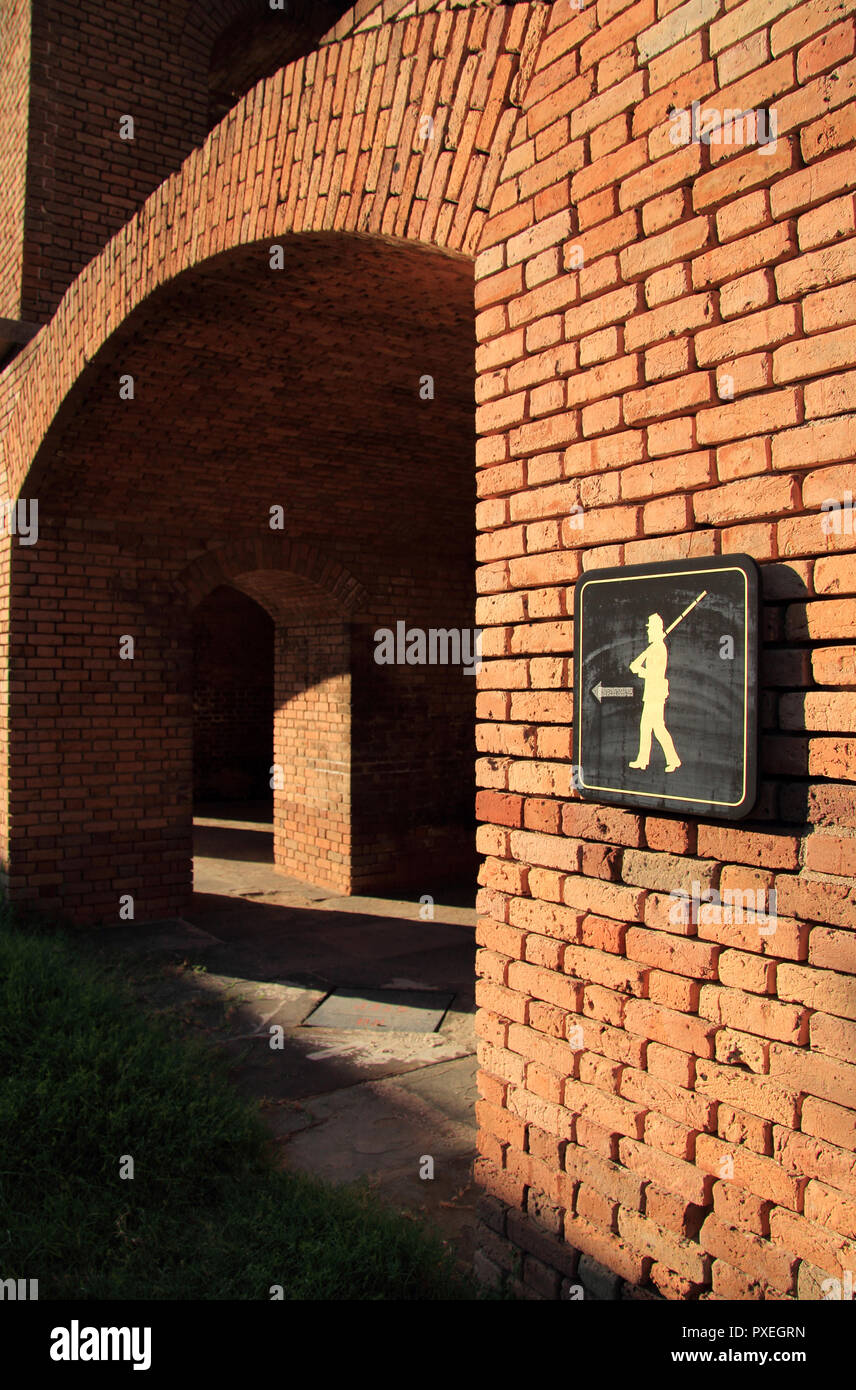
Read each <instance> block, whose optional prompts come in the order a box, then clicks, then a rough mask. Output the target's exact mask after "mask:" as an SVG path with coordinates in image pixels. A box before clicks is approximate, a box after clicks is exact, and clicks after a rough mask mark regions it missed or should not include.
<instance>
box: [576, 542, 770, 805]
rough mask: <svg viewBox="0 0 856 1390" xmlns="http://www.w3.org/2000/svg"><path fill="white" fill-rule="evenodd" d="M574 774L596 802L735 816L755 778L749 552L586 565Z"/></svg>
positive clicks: (754, 588) (753, 594)
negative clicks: (618, 565) (600, 566)
mask: <svg viewBox="0 0 856 1390" xmlns="http://www.w3.org/2000/svg"><path fill="white" fill-rule="evenodd" d="M574 667H575V691H574V749H575V751H574V761H575V763H576V773H575V784H576V786H577V788H578V789H579V791H580V792H581V794H582V796H583V797H585V798H587V799H588V800H590V801H604V802H611V803H614V804H616V805H621V806H635V807H638V808H639V809H640V810H647V811H670V812H673V813H675V814H687V813H688V814H690V815H696V816H715V817H721V818H723V819H726V820H739V819H740V817H742V816H745V815H747V814H748V813H749V811H751V809H752V807H753V805H754V804H755V799H756V796H757V777H758V723H757V683H758V569H757V566H756V564H755V561H754V560H752V559H751V558H750V557H749V556H748V555H720V556H715V557H714V556H711V557H710V558H706V559H703V560H674V561H666V562H662V563H658V564H650V565H628V566H626V567H621V568H618V569H602V570H589V571H588V572H587V573H586V574H585V575H584V576H583V578H582V579H580V580H579V582H578V583H577V586H576V592H575V597H574Z"/></svg>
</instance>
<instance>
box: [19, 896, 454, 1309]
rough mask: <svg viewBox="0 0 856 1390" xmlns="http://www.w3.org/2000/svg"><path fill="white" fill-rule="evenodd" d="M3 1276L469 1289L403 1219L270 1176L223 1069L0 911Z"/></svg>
mask: <svg viewBox="0 0 856 1390" xmlns="http://www.w3.org/2000/svg"><path fill="white" fill-rule="evenodd" d="M123 1155H130V1156H131V1157H132V1158H133V1160H134V1178H133V1180H128V1179H125V1180H123V1179H122V1178H120V1176H119V1170H120V1160H121V1158H122V1156H123ZM0 1277H2V1278H17V1279H38V1281H39V1297H40V1299H65V1298H73V1299H80V1298H83V1299H138V1298H153V1299H269V1298H270V1297H271V1294H270V1288H271V1286H272V1285H282V1287H283V1290H284V1297H285V1298H286V1299H325V1300H327V1299H329V1300H337V1301H338V1300H348V1299H371V1300H384V1299H411V1300H425V1299H462V1298H473V1297H476V1294H475V1291H474V1289H473V1288H472V1287H471V1286H470V1285H469V1284H468V1283H467V1282H466V1281H464V1280H463V1279H462V1278H461V1276H460V1275H459V1274H458V1273H457V1272H456V1270H455V1266H454V1262H453V1259H452V1257H451V1255H450V1253H449V1252H448V1250H446V1248H445V1247H444V1246H443V1244H442V1241H441V1240H440V1239H439V1238H438V1237H437V1238H435V1237H434V1236H433V1234H431V1233H429V1232H428V1231H427V1230H425V1229H424V1228H423V1227H422V1226H421V1225H420V1224H419V1223H418V1222H416V1221H415V1220H414V1219H412V1218H410V1217H408V1216H403V1215H399V1214H397V1213H395V1212H391V1211H389V1210H388V1209H386V1208H384V1207H382V1206H381V1205H380V1203H379V1202H378V1201H377V1199H376V1198H375V1197H374V1196H373V1194H371V1193H369V1192H368V1191H366V1190H365V1189H361V1188H340V1187H332V1186H328V1185H326V1184H323V1183H321V1182H318V1181H315V1180H313V1179H311V1178H308V1177H305V1176H303V1175H300V1174H294V1173H285V1172H282V1171H280V1170H278V1169H277V1168H275V1167H274V1165H273V1162H272V1159H271V1155H270V1150H269V1139H268V1134H267V1130H266V1129H265V1127H264V1125H263V1122H262V1120H261V1119H260V1117H259V1115H258V1113H257V1112H256V1110H255V1109H254V1107H252V1106H251V1105H250V1104H249V1103H248V1102H246V1101H244V1100H243V1099H242V1098H241V1097H240V1096H239V1095H238V1094H237V1093H236V1092H235V1090H234V1089H233V1088H232V1086H231V1085H230V1083H229V1080H228V1077H227V1074H226V1067H225V1063H223V1062H221V1061H220V1060H218V1058H217V1057H216V1056H215V1055H213V1053H212V1051H211V1050H210V1049H209V1048H207V1047H206V1046H205V1045H204V1044H203V1043H201V1042H200V1043H197V1042H194V1041H188V1040H186V1039H184V1038H180V1037H179V1036H178V1035H177V1032H176V1030H175V1027H174V1026H171V1025H170V1024H169V1023H167V1022H165V1021H163V1020H161V1019H152V1018H149V1017H147V1016H146V1015H145V1014H144V1013H143V1012H142V1011H141V1009H140V1007H139V1005H138V1004H137V1003H136V1002H135V1000H134V998H133V996H132V994H131V992H130V990H129V989H128V988H127V987H126V986H125V985H124V984H123V982H122V981H121V980H120V979H119V978H118V976H117V975H116V974H115V970H114V969H110V968H107V967H106V966H103V965H100V966H99V965H95V964H94V963H92V962H91V961H89V960H87V959H84V958H83V957H82V956H81V955H80V953H79V950H78V948H76V947H75V945H74V943H73V940H71V939H69V938H68V937H67V936H65V935H63V934H61V933H57V932H45V931H44V930H42V931H40V932H38V933H35V934H34V933H31V932H25V931H23V930H21V929H19V928H17V927H15V926H14V925H13V924H12V923H10V922H9V921H8V919H7V918H6V917H3V919H2V920H0Z"/></svg>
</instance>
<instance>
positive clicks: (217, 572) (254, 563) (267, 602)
mask: <svg viewBox="0 0 856 1390" xmlns="http://www.w3.org/2000/svg"><path fill="white" fill-rule="evenodd" d="M257 573H261V574H270V575H271V576H273V579H274V583H273V584H267V585H263V584H261V583H260V582H259V580H258V579H256V578H254V576H256V574H257ZM277 579H282V580H286V581H289V582H288V583H285V584H284V585H283V586H282V587H281V588H278V586H277V584H276V582H275V581H276V580H277ZM220 584H231V585H233V586H234V587H235V588H237V589H243V590H244V592H246V593H248V594H249V595H250V597H251V598H254V599H255V600H256V602H257V603H261V604H262V607H264V608H267V610H268V612H269V613H270V614H271V617H274V618H280V619H282V618H285V617H286V610H287V608H288V606H289V604H290V605H291V606H292V607H293V608H295V609H296V613H295V616H296V617H298V616H299V617H304V616H306V614H307V613H309V615H310V616H311V615H312V614H313V613H315V612H317V613H319V614H320V613H325V614H326V615H327V616H340V617H346V616H349V615H354V616H355V615H357V614H358V613H359V610H360V609H361V608H363V607H365V605H366V604H367V603H368V601H369V597H368V594H367V592H366V590H365V588H364V587H363V585H362V584H361V583H360V581H359V580H358V579H356V578H355V577H354V575H352V574H350V573H349V572H348V570H346V569H345V567H344V566H343V565H341V564H339V562H338V561H337V560H335V559H332V558H331V557H330V556H324V555H323V554H322V553H321V551H320V550H319V549H318V548H317V547H316V546H312V545H308V544H307V543H306V542H305V541H291V540H289V539H288V538H287V537H283V538H282V539H278V538H274V537H273V536H270V537H266V536H263V537H261V538H256V539H254V540H241V541H235V542H233V543H232V544H231V545H225V546H221V547H219V548H218V549H217V550H214V551H211V552H210V553H209V554H206V555H200V556H198V557H197V559H195V560H192V561H191V562H190V564H189V565H187V566H186V568H185V569H184V570H183V571H182V573H181V575H180V576H179V577H178V580H177V582H176V588H177V591H178V592H179V594H181V595H182V596H183V598H184V600H185V601H186V603H187V604H188V605H189V606H190V607H195V606H196V604H197V603H199V602H201V600H202V599H203V598H205V597H206V595H207V594H209V593H210V592H211V590H212V589H216V588H217V586H218V585H220ZM253 590H255V592H253Z"/></svg>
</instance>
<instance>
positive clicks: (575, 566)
mask: <svg viewBox="0 0 856 1390" xmlns="http://www.w3.org/2000/svg"><path fill="white" fill-rule="evenodd" d="M854 8H856V6H854V5H853V4H851V3H846V4H843V5H838V6H832V5H827V4H825V3H823V0H811V3H807V4H798V5H786V4H774V5H759V4H758V3H757V0H746V3H744V4H742V5H733V4H731V5H729V4H727V3H720V0H691V2H690V3H688V4H684V5H683V6H676V5H675V4H673V3H668V2H667V3H663V0H661V3H660V5H659V8H658V9H657V8H655V4H654V0H639V3H636V4H630V5H628V4H622V3H621V0H617V3H616V0H600V3H598V4H597V5H596V6H595V5H594V4H591V5H586V6H585V7H584V8H582V9H580V10H579V11H578V12H577V13H576V14H575V13H573V12H572V9H571V7H570V6H568V5H561V4H555V5H553V6H550V7H549V8H548V11H547V13H546V14H545V19H546V26H545V31H544V37H543V42H542V43H541V45H540V47H539V49H538V52H537V56H535V58H534V62H533V67H532V76H531V80H530V82H529V85H528V88H527V90H526V96H525V99H524V108H525V112H526V116H525V121H521V123H520V125H519V126H518V127H517V128H516V131H515V134H514V137H513V140H512V145H513V150H512V152H511V153H510V155H509V157H508V159H507V161H506V163H505V167H504V169H503V173H502V176H501V181H500V185H499V190H498V193H497V197H496V199H495V203H494V211H493V214H492V216H491V218H490V220H489V222H488V224H487V226H486V228H485V232H484V235H483V237H482V241H481V248H482V249H481V251H480V254H479V256H478V257H477V261H476V276H477V288H476V304H477V307H478V310H479V316H478V319H477V331H478V335H479V339H480V344H481V345H480V348H479V353H478V362H477V365H478V367H479V371H480V373H481V375H480V380H479V390H480V398H481V400H482V402H483V403H482V404H481V406H480V409H479V412H478V417H477V418H478V428H479V434H480V439H479V444H478V461H479V494H480V496H481V498H482V501H481V504H480V527H481V530H482V532H483V534H482V536H481V537H480V540H479V558H480V560H481V562H482V564H481V568H480V570H479V576H478V582H479V588H480V591H481V594H482V598H481V600H480V604H479V613H480V620H481V622H482V623H484V624H485V626H486V627H487V628H488V631H487V632H486V634H485V651H486V652H487V653H489V654H490V656H491V658H492V659H491V661H490V662H489V663H488V665H487V668H486V671H485V673H484V676H483V678H482V680H481V681H480V687H481V693H480V695H479V713H480V716H481V720H482V723H481V725H480V729H479V746H480V748H481V751H482V754H483V757H482V760H481V762H480V764H479V772H478V780H479V782H480V785H481V786H482V787H483V788H484V790H483V791H482V792H481V794H480V798H479V809H480V815H481V818H482V820H483V821H484V822H485V823H484V825H483V826H482V828H481V830H480V847H481V849H482V851H483V852H484V854H485V856H486V858H485V863H484V868H483V871H482V884H483V885H484V886H483V889H482V893H481V897H480V905H481V911H482V917H481V922H480V926H479V940H480V942H481V947H482V950H481V953H480V959H479V971H480V975H481V979H480V981H479V985H478V1001H479V1003H480V1004H481V1012H480V1014H479V1019H478V1030H479V1033H480V1036H481V1040H482V1041H481V1044H480V1059H481V1064H482V1073H481V1082H480V1085H481V1093H482V1100H481V1103H480V1107H479V1115H480V1124H481V1136H480V1145H481V1151H482V1155H483V1158H482V1160H481V1171H482V1181H483V1182H484V1185H485V1187H486V1189H487V1192H488V1193H489V1194H490V1200H489V1204H488V1210H487V1216H488V1221H489V1225H490V1226H491V1228H492V1229H491V1231H490V1232H489V1234H488V1236H487V1237H486V1240H485V1245H484V1249H483V1261H484V1268H485V1270H486V1271H488V1272H491V1273H493V1274H494V1275H495V1274H496V1273H497V1271H498V1269H500V1268H504V1269H506V1270H509V1269H510V1268H511V1262H510V1259H509V1253H508V1251H509V1246H508V1241H510V1242H511V1243H512V1244H513V1245H516V1246H518V1247H522V1248H523V1250H524V1252H525V1256H524V1260H523V1266H522V1276H521V1277H522V1285H523V1287H524V1288H525V1289H526V1290H527V1291H528V1292H530V1293H531V1294H533V1295H535V1296H538V1295H546V1296H552V1297H555V1296H557V1295H558V1294H559V1293H560V1291H561V1290H563V1289H565V1288H566V1287H567V1282H568V1281H572V1282H577V1281H582V1282H583V1283H584V1284H587V1285H588V1288H589V1290H590V1291H596V1292H598V1293H600V1294H601V1295H602V1296H603V1295H605V1296H611V1297H617V1296H619V1295H620V1293H621V1290H622V1289H625V1290H627V1289H629V1288H632V1289H636V1288H639V1287H646V1288H649V1289H651V1290H652V1291H659V1292H660V1293H662V1294H665V1295H666V1296H667V1297H671V1298H695V1297H698V1296H700V1295H702V1294H705V1295H706V1296H707V1295H708V1294H709V1293H710V1291H711V1290H712V1291H713V1296H716V1297H725V1298H738V1299H756V1298H764V1297H773V1298H777V1297H783V1296H785V1297H793V1296H798V1297H801V1298H817V1297H821V1296H822V1293H821V1292H820V1290H821V1286H822V1283H823V1280H824V1279H826V1278H828V1277H830V1276H832V1277H834V1276H838V1277H839V1278H841V1275H842V1271H843V1270H853V1269H856V1240H854V1237H856V1226H854V1217H856V1184H854V1178H853V1150H854V1147H856V1129H854V1122H856V1120H855V1119H854V1109H856V1067H854V1066H853V1064H852V1058H853V1045H854V1043H856V1032H854V1027H855V1026H856V1025H854V1021H853V1020H854V1019H856V991H854V988H853V984H854V981H853V972H854V969H856V956H854V926H856V889H854V886H853V872H854V868H856V797H854V788H853V781H854V771H853V769H854V753H856V738H854V735H856V722H855V721H854V716H856V675H854V669H856V668H854V647H853V640H854V637H856V602H854V599H853V597H852V595H853V594H854V593H856V563H854V556H853V554H852V553H845V552H852V551H853V549H854V544H856V542H855V541H854V535H853V533H852V530H851V532H850V533H849V534H844V533H842V534H840V535H834V534H829V535H827V534H825V533H824V531H823V529H822V526H821V516H820V511H819V509H820V506H821V502H822V500H823V499H824V498H830V497H837V498H839V500H842V499H843V494H844V491H845V490H846V489H847V488H848V487H850V488H851V489H852V488H853V484H854V470H853V465H852V461H851V460H852V455H853V444H854V438H856V434H854V429H853V416H852V414H849V413H848V412H850V411H852V410H853V408H854V406H856V371H853V370H852V368H853V367H856V330H854V328H853V324H854V322H856V296H854V292H853V291H854V284H853V279H854V275H856V254H854V248H856V237H854V232H856V220H854V196H853V190H854V187H856V158H854V153H856V152H854V148H853V146H854V141H856V123H854V118H856V105H854V103H853V95H854V81H856V60H854V57H853V55H854V20H853V13H852V12H853V10H854ZM693 99H699V100H701V102H702V104H703V105H705V104H706V105H708V106H711V105H714V106H719V107H723V108H732V109H739V108H742V109H746V108H752V107H758V106H762V105H763V106H766V105H771V106H773V107H774V108H775V110H776V112H777V117H778V139H777V142H776V149H775V151H774V152H770V151H766V152H760V151H758V150H757V149H752V148H741V147H738V146H734V145H726V144H724V143H720V144H718V145H717V144H711V145H710V147H709V148H708V147H707V146H706V145H704V144H703V143H694V144H690V145H687V146H686V147H678V148H676V147H675V146H674V145H673V144H672V143H671V142H670V140H669V130H670V122H669V117H668V111H669V109H670V108H671V107H673V106H676V107H681V108H686V107H689V105H690V102H691V101H692V100H693ZM575 248H579V250H575ZM848 369H849V370H848ZM725 374H728V375H729V376H731V377H732V378H733V396H734V399H733V400H728V399H727V397H724V396H723V394H722V393H721V391H720V389H719V388H720V386H721V384H722V378H723V376H724V375H725ZM575 507H582V508H583V513H582V526H581V527H579V529H577V527H576V526H575V525H574V522H575V521H576V520H577V518H576V517H572V516H571V515H570V513H571V509H572V508H575ZM730 551H747V552H748V553H750V554H751V555H753V556H754V557H755V558H756V559H757V560H758V561H760V563H761V566H762V575H763V599H764V619H763V631H764V655H763V663H762V675H761V681H762V691H761V709H762V721H763V744H762V787H761V794H760V798H759V802H758V806H757V809H756V811H755V812H754V814H753V816H752V817H751V819H750V820H749V821H748V822H746V823H745V824H742V825H740V826H727V827H726V826H722V825H719V824H717V823H715V822H708V821H704V820H701V821H698V820H690V821H682V820H680V819H678V818H663V817H653V816H647V815H645V814H644V813H641V812H640V813H638V814H637V813H635V812H632V811H626V810H615V809H610V808H605V807H598V806H597V805H592V804H587V803H586V804H584V803H582V802H580V801H579V799H578V798H577V797H576V796H575V794H574V792H573V788H572V781H571V761H570V760H571V757H572V753H571V748H572V744H571V741H570V740H571V728H570V722H571V719H572V708H571V706H572V694H571V691H572V688H573V686H572V665H573V659H572V655H571V651H572V642H573V635H572V625H571V620H570V615H571V613H572V607H571V604H572V595H573V587H572V586H573V581H574V580H575V579H576V578H577V577H578V576H579V574H580V572H581V570H583V569H587V568H590V567H595V566H598V565H620V564H623V563H627V564H630V563H636V562H640V561H646V560H656V559H661V558H673V557H677V556H687V555H712V554H718V553H727V552H730ZM693 880H696V881H698V882H700V883H701V885H702V886H705V885H708V884H709V885H711V886H713V887H714V888H719V889H721V890H724V889H725V888H727V887H729V886H731V887H736V886H744V885H745V886H747V887H748V886H751V887H753V888H762V889H764V890H770V889H775V890H776V891H777V893H778V910H779V914H780V915H779V920H778V924H777V927H776V930H775V933H774V934H772V935H769V936H766V935H763V934H762V933H760V932H759V929H758V926H757V925H756V924H752V925H746V924H736V923H735V924H726V923H720V924H715V923H711V924H706V923H705V922H704V921H702V922H699V923H698V924H697V925H694V924H692V923H690V924H688V925H685V926H681V925H675V924H674V922H673V921H672V920H670V912H669V909H670V907H672V906H673V904H672V903H671V902H670V899H669V894H670V892H671V891H672V890H674V889H678V888H681V887H686V888H687V889H689V888H690V885H691V882H692V881H693Z"/></svg>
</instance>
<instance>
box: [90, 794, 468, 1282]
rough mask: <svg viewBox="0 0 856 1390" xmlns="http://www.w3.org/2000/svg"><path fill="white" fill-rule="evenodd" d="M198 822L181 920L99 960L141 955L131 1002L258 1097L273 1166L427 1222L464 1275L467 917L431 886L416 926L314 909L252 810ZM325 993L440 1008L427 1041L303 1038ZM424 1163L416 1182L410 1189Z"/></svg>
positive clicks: (374, 910) (361, 902)
mask: <svg viewBox="0 0 856 1390" xmlns="http://www.w3.org/2000/svg"><path fill="white" fill-rule="evenodd" d="M211 809H212V812H213V813H212V814H208V815H201V816H199V817H197V819H196V821H195V827H196V828H195V835H194V841H195V850H196V857H195V861H194V862H195V869H194V874H195V876H194V888H195V892H194V897H193V902H192V906H191V909H190V911H189V913H188V914H187V918H186V920H184V921H183V922H169V923H156V924H151V925H149V926H148V927H137V928H129V929H123V930H122V931H120V932H117V933H112V934H111V942H112V945H111V950H112V949H120V950H123V951H124V950H130V951H132V952H134V953H136V952H140V953H141V954H142V955H143V956H144V957H145V965H143V963H142V962H141V968H139V969H137V970H136V971H135V972H134V973H135V976H136V980H137V984H138V988H139V989H140V991H141V993H142V994H143V996H144V998H145V1001H146V1003H147V1005H148V1006H149V1007H151V1008H156V1009H163V1010H170V1011H172V1012H177V1013H178V1015H179V1017H180V1018H181V1019H182V1021H183V1023H185V1024H186V1025H187V1026H188V1027H190V1028H191V1029H193V1030H194V1031H201V1032H202V1033H204V1034H205V1035H207V1036H208V1037H209V1039H210V1041H212V1042H214V1043H215V1044H216V1045H218V1046H222V1047H224V1048H225V1049H226V1052H227V1055H228V1056H229V1059H230V1063H231V1066H232V1074H233V1076H234V1079H235V1081H236V1084H237V1085H238V1087H239V1088H240V1089H241V1090H243V1091H244V1093H245V1094H249V1095H252V1096H254V1097H257V1098H258V1099H259V1100H260V1102H261V1106H262V1114H263V1115H264V1117H265V1119H266V1121H267V1123H268V1124H269V1126H270V1128H271V1130H272V1131H273V1133H274V1135H275V1136H276V1140H277V1143H278V1145H279V1147H280V1153H281V1160H282V1163H283V1165H284V1166H286V1167H294V1168H299V1169H304V1170H306V1171H307V1172H311V1173H314V1174H316V1175H318V1176H320V1177H322V1178H326V1179H328V1180H331V1181H334V1182H348V1181H351V1180H354V1179H357V1178H365V1179H367V1180H368V1181H369V1182H370V1183H371V1184H372V1185H373V1186H374V1187H375V1188H376V1190H377V1191H378V1193H379V1195H380V1196H381V1197H382V1198H383V1199H384V1200H386V1201H388V1202H389V1203H390V1204H391V1205H393V1206H395V1207H397V1208H399V1209H402V1208H403V1209H405V1210H409V1211H413V1212H418V1213H420V1214H422V1215H423V1216H425V1217H427V1218H428V1219H429V1220H432V1221H433V1222H435V1223H436V1225H437V1226H438V1227H439V1228H440V1230H441V1233H442V1235H443V1238H444V1239H446V1240H449V1241H451V1242H453V1243H454V1247H455V1249H456V1252H457V1253H458V1256H459V1258H460V1259H461V1260H462V1261H463V1262H464V1263H467V1262H468V1261H469V1259H470V1257H471V1254H472V1246H473V1239H472V1238H473V1226H474V1220H475V1202H476V1192H475V1188H474V1186H473V1183H472V1175H471V1165H472V1160H473V1158H474V1155H475V1147H474V1143H475V1116H474V1103H475V1070H476V1060H475V1034H474V1031H473V1018H474V1001H473V984H474V953H475V943H474V926H475V912H474V910H473V908H472V907H468V906H466V905H462V902H461V901H457V902H456V901H454V894H453V893H452V892H450V890H449V888H448V885H443V884H442V883H438V884H436V885H432V884H430V883H427V884H426V885H425V889H424V891H425V893H431V894H432V896H434V898H435V908H434V920H433V921H422V920H420V918H419V904H418V902H402V901H394V900H392V899H387V898H356V897H354V898H343V897H336V896H332V895H331V894H330V893H329V892H327V891H326V890H324V889H322V888H313V887H311V886H309V885H306V884H303V883H299V882H298V881H297V880H295V879H290V878H287V877H285V876H284V875H282V874H279V873H277V872H276V871H275V869H274V868H273V853H272V844H273V838H272V825H271V824H270V823H269V821H267V820H266V819H265V818H264V812H261V813H259V812H255V813H254V812H253V811H252V809H251V808H245V807H241V808H234V809H231V808H221V807H218V808H216V809H215V808H211ZM179 958H180V959H179ZM342 988H346V989H349V990H350V989H356V990H359V991H372V992H373V993H374V992H376V991H384V990H410V989H413V990H420V991H431V992H434V991H437V992H439V993H440V994H441V995H444V996H445V997H446V998H447V997H448V996H449V995H452V996H453V999H452V1002H451V1005H450V1007H449V1008H448V1009H447V1010H446V1012H445V1013H444V1014H443V1016H442V1022H441V1023H440V1026H439V1028H438V1029H437V1031H435V1032H418V1033H417V1032H401V1031H393V1030H390V1029H387V1028H382V1027H376V1026H375V1027H368V1028H360V1029H353V1028H347V1029H345V1028H322V1027H317V1026H308V1025H307V1024H306V1019H307V1017H308V1016H309V1015H310V1014H311V1013H312V1011H313V1010H314V1009H315V1008H316V1007H317V1006H318V1004H319V1003H320V1002H321V1001H322V1000H323V999H324V998H325V997H326V996H327V995H329V994H330V993H331V991H334V990H336V989H342ZM277 1025H279V1029H278V1030H277ZM272 1029H274V1030H275V1031H274V1033H273V1034H272V1032H271V1030H272ZM272 1041H273V1042H274V1043H275V1044H278V1045H274V1046H272ZM428 1159H430V1160H431V1161H432V1163H433V1173H434V1176H433V1179H430V1178H425V1177H421V1176H420V1172H422V1173H424V1172H426V1171H430V1167H431V1165H430V1164H429V1163H427V1162H426V1160H428Z"/></svg>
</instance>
